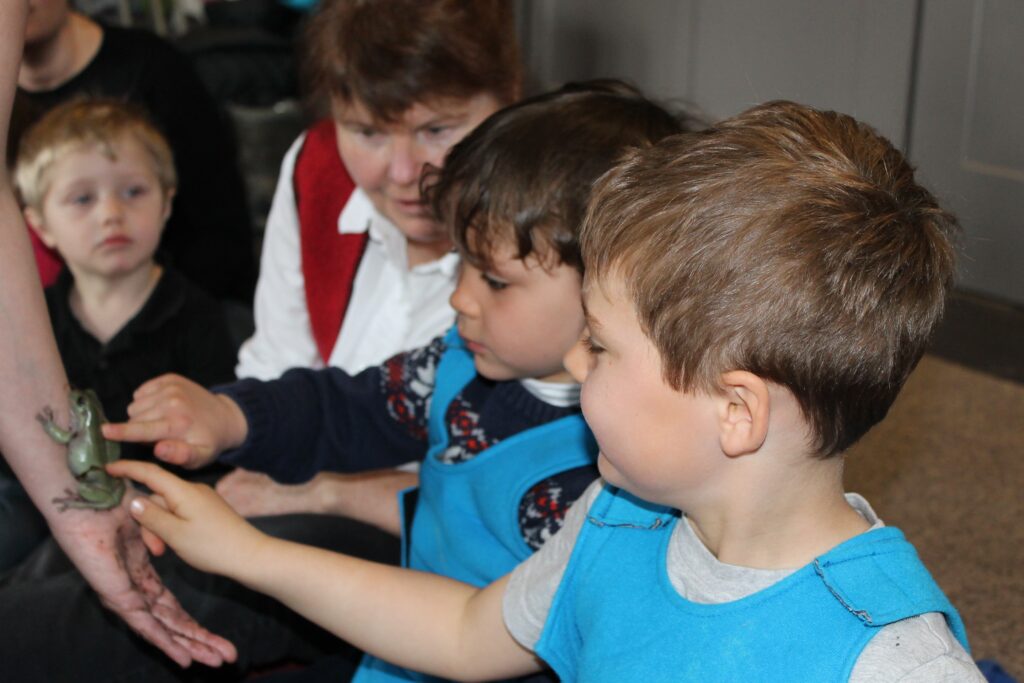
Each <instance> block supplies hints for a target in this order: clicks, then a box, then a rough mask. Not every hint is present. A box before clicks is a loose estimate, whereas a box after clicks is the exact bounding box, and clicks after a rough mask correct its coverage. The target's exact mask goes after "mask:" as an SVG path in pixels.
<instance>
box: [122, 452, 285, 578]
mask: <svg viewBox="0 0 1024 683" xmlns="http://www.w3.org/2000/svg"><path fill="white" fill-rule="evenodd" d="M107 471H108V472H109V473H110V474H112V475H114V476H116V477H128V478H130V479H132V480H134V481H137V482H139V483H141V484H144V485H145V486H146V487H148V488H149V489H150V490H152V491H153V492H154V494H156V495H155V496H153V497H149V498H146V497H142V496H139V497H136V498H134V499H133V500H132V502H131V503H130V508H131V512H132V515H133V516H134V517H135V519H136V520H138V522H139V523H140V524H141V525H142V526H144V527H145V528H146V529H148V530H149V531H150V532H151V533H153V534H155V535H157V536H159V537H160V538H161V539H163V540H164V541H165V542H166V543H167V545H169V546H171V547H172V548H174V550H175V552H177V553H178V555H179V556H180V557H181V558H182V559H184V560H185V561H186V562H188V563H189V564H190V565H192V566H193V567H195V568H196V569H200V570H202V571H206V572H212V573H215V574H222V575H225V576H230V577H234V576H235V574H236V570H237V569H238V568H239V567H245V566H251V565H254V564H258V561H257V560H256V559H255V557H256V555H257V554H258V552H259V550H260V549H261V548H262V547H263V545H264V542H265V541H266V540H267V539H268V537H267V536H266V535H265V534H263V533H261V532H260V531H258V530H257V529H256V528H255V527H253V526H252V525H251V524H249V523H248V522H246V521H245V520H244V519H243V518H242V517H240V516H239V515H238V513H236V512H235V511H234V510H232V509H231V506H229V505H228V504H227V503H226V502H225V501H224V499H223V498H221V497H220V496H218V495H217V494H216V493H215V492H214V491H213V489H211V488H210V487H209V486H206V485H205V484H193V483H191V482H187V481H185V480H183V479H181V478H179V477H176V476H174V475H173V474H171V473H170V472H168V471H166V470H164V469H162V468H160V467H159V466H157V465H154V464H153V463H148V462H141V461H138V460H119V461H117V462H115V463H111V464H110V465H108V466H107Z"/></svg>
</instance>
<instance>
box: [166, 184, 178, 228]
mask: <svg viewBox="0 0 1024 683" xmlns="http://www.w3.org/2000/svg"><path fill="white" fill-rule="evenodd" d="M177 193H178V190H177V188H174V187H172V188H169V189H168V190H166V191H165V192H164V222H165V223H166V222H167V219H168V218H170V217H171V205H172V204H173V203H174V195H176V194H177Z"/></svg>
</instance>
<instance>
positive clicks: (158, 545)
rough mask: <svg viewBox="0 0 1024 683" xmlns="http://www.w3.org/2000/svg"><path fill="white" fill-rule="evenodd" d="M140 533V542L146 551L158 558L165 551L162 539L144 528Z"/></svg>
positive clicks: (165, 546)
mask: <svg viewBox="0 0 1024 683" xmlns="http://www.w3.org/2000/svg"><path fill="white" fill-rule="evenodd" d="M140 531H141V532H142V542H143V543H145V544H146V549H147V550H149V553H150V554H151V555H154V556H156V557H160V556H161V555H163V554H164V553H165V552H166V551H167V544H166V543H164V539H162V538H160V537H159V536H157V535H156V534H154V533H153V532H152V531H150V530H149V529H147V528H146V527H142V528H141V529H140Z"/></svg>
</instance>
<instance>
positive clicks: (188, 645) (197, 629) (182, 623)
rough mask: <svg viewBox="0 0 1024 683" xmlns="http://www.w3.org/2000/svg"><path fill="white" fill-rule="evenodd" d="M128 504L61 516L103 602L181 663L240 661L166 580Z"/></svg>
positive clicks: (69, 543)
mask: <svg viewBox="0 0 1024 683" xmlns="http://www.w3.org/2000/svg"><path fill="white" fill-rule="evenodd" d="M126 508H127V502H124V503H122V504H121V505H120V506H118V507H116V508H113V509H111V510H107V511H105V512H103V513H96V512H94V511H91V510H90V511H78V512H76V513H74V514H71V513H67V514H64V515H60V522H59V523H58V524H55V525H53V526H52V530H53V533H54V536H55V537H56V539H57V541H58V542H59V543H60V544H61V547H63V549H64V551H65V552H66V553H67V554H68V557H69V558H70V559H71V561H72V562H74V563H75V565H76V566H77V567H78V569H79V571H81V573H82V575H83V576H84V577H85V579H86V580H87V581H88V582H89V584H90V585H91V586H92V587H93V588H94V589H95V590H96V592H97V593H98V594H99V597H100V600H101V601H102V602H103V604H104V605H105V606H106V607H107V608H108V609H110V610H111V611H113V612H114V613H115V614H117V615H118V616H120V617H121V618H122V619H124V621H125V622H127V624H128V625H129V626H130V627H131V628H132V630H134V631H135V632H136V633H138V634H139V635H140V636H142V637H143V638H145V639H146V640H148V641H149V642H151V643H152V644H153V645H155V646H156V647H158V648H160V649H161V650H163V651H164V652H165V653H166V654H167V656H169V657H170V658H171V659H173V660H174V661H175V662H177V663H178V664H179V665H180V666H182V667H186V666H188V665H189V664H191V663H192V662H193V661H197V662H200V663H202V664H206V665H208V666H213V667H216V666H220V665H221V664H223V663H225V662H233V661H235V659H236V657H237V652H236V650H235V646H234V645H232V644H231V642H230V641H228V640H225V639H224V638H221V637H220V636H217V635H214V634H213V633H210V632H209V631H207V630H206V629H205V628H203V627H202V626H200V625H199V624H198V623H196V621H195V620H194V619H192V617H190V616H189V615H188V614H187V613H186V612H185V610H184V609H183V608H182V607H181V605H180V604H179V603H178V601H177V599H176V598H175V597H174V596H173V595H172V594H171V593H170V591H168V590H167V588H166V587H165V586H164V585H163V582H162V581H161V580H160V577H159V576H158V575H157V573H156V571H155V570H154V569H153V566H152V565H151V564H150V562H149V556H148V554H147V553H146V548H145V546H144V545H143V542H142V539H141V536H140V533H139V532H140V530H139V527H138V525H137V524H135V522H134V521H132V519H131V517H130V516H129V515H128V511H127V509H126Z"/></svg>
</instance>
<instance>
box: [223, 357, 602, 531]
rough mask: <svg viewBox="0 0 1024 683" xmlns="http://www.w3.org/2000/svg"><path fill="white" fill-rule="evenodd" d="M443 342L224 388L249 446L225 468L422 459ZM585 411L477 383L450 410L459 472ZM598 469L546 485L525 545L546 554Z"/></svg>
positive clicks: (303, 471) (290, 470) (530, 500)
mask: <svg viewBox="0 0 1024 683" xmlns="http://www.w3.org/2000/svg"><path fill="white" fill-rule="evenodd" d="M444 351H445V344H444V341H443V340H442V339H441V338H438V339H435V340H434V341H433V342H431V343H430V344H429V345H428V346H425V347H423V348H420V349H416V350H413V351H408V352H405V353H400V354H398V355H396V356H394V357H392V358H390V359H389V360H387V361H385V362H384V363H383V364H382V365H380V366H376V367H371V368H367V369H366V370H363V371H362V372H360V373H359V374H357V375H349V374H347V373H346V372H344V371H343V370H340V369H338V368H326V369H322V370H310V369H305V368H303V369H293V370H289V371H288V372H286V373H285V374H284V375H283V376H282V377H281V378H280V379H277V380H273V381H270V382H261V381H259V380H254V379H246V380H242V381H240V382H236V383H234V384H230V385H226V386H221V387H218V388H217V389H216V391H218V392H219V393H223V394H226V395H228V396H230V397H231V398H232V399H233V400H234V401H235V402H236V403H238V405H239V406H240V407H241V409H242V412H243V413H244V414H245V416H246V419H247V421H248V424H249V433H248V437H247V439H246V442H245V443H244V444H242V446H241V447H240V448H238V449H235V450H232V451H228V452H226V453H224V454H222V455H221V461H223V462H226V463H229V464H232V465H237V466H239V467H245V468H246V469H250V470H256V471H259V472H264V473H266V474H268V475H270V476H271V477H272V478H274V479H275V480H277V481H279V482H282V483H286V484H289V483H290V484H294V483H301V482H304V481H308V480H309V479H311V478H313V476H315V475H316V474H317V473H318V472H322V471H328V472H359V471H365V470H372V469H380V468H385V467H394V466H396V465H400V464H403V463H407V462H411V461H419V460H422V459H423V458H424V457H425V456H426V452H427V447H428V443H427V419H428V416H429V414H430V402H431V398H432V396H433V392H434V384H435V377H436V374H437V366H438V363H439V361H440V358H441V355H442V354H443V353H444ZM577 412H579V407H578V406H576V407H569V408H562V407H557V406H553V405H550V404H547V403H544V402H543V401H541V400H539V399H538V398H536V397H535V396H533V395H532V394H531V393H529V392H528V391H527V390H526V389H525V388H523V386H522V384H520V383H519V382H517V381H497V382H496V381H492V380H488V379H486V378H484V377H481V376H480V375H477V376H476V377H475V378H474V379H473V380H471V381H470V382H469V384H467V385H466V386H465V387H464V388H463V390H462V392H461V393H460V394H459V395H458V396H457V397H456V399H455V400H454V401H453V402H452V403H451V405H449V406H448V409H447V411H446V422H447V423H448V429H449V444H450V445H449V448H447V449H446V450H445V451H444V452H443V453H441V454H440V455H439V458H440V459H441V460H442V462H444V463H446V464H450V465H452V466H458V464H459V463H461V462H466V461H468V460H471V459H473V457H475V456H476V455H477V454H478V453H480V452H481V451H483V450H485V449H487V448H489V447H491V446H493V445H495V444H497V443H498V442H500V441H501V440H502V439H506V438H508V437H510V436H513V435H515V434H518V433H519V432H522V431H525V430H527V429H531V428H533V427H536V426H539V425H542V424H545V423H548V422H553V421H555V420H557V419H559V418H562V417H565V416H566V415H570V414H573V413H577ZM597 476H598V474H597V469H596V467H594V466H588V467H580V468H576V469H572V470H568V471H565V472H561V473H559V474H557V475H555V476H553V477H550V478H548V479H545V480H543V481H538V482H537V483H536V485H534V486H533V487H531V488H530V490H529V491H528V492H527V494H526V495H525V496H524V497H523V499H522V500H521V501H520V504H519V526H520V530H521V531H522V534H523V538H524V540H525V541H526V542H527V543H528V544H529V545H530V546H531V547H532V548H534V549H536V548H539V547H540V546H541V545H543V543H544V542H545V541H546V540H547V539H548V538H550V536H551V535H552V534H553V533H555V532H556V531H557V530H558V529H560V528H561V526H562V520H563V517H564V516H565V512H566V510H568V508H569V506H570V505H571V504H572V503H573V502H575V501H576V499H577V498H578V497H579V496H580V495H581V494H582V493H583V491H584V489H586V487H587V485H589V484H590V482H591V481H593V480H594V479H595V478H596V477H597Z"/></svg>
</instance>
